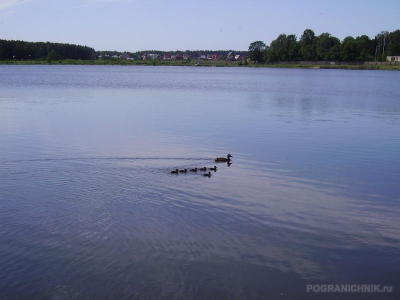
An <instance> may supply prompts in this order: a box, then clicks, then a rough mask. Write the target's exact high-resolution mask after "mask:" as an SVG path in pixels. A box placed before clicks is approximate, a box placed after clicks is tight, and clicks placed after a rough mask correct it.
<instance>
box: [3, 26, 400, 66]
mask: <svg viewBox="0 0 400 300" xmlns="http://www.w3.org/2000/svg"><path fill="white" fill-rule="evenodd" d="M0 64H3V65H4V64H13V65H21V64H23V65H29V64H35V65H37V64H46V65H49V64H57V65H127V66H131V65H133V66H134V65H145V66H204V67H257V68H258V67H270V68H315V69H357V70H400V30H396V31H393V32H388V31H382V32H381V33H379V34H377V35H376V36H375V37H374V38H372V39H371V38H369V37H368V36H366V35H362V36H358V37H356V38H354V37H351V36H349V37H346V38H345V39H344V40H343V41H340V40H339V39H338V38H336V37H334V36H332V35H330V34H329V33H322V34H320V35H316V34H315V33H314V31H313V30H311V29H306V30H305V31H304V32H303V34H302V35H301V37H300V38H299V39H297V37H296V35H294V34H289V35H286V34H281V35H279V36H278V37H277V38H276V39H275V40H273V41H272V42H271V44H270V45H269V46H267V45H266V44H265V43H264V42H262V41H255V42H253V43H251V44H250V46H249V48H248V51H234V50H226V51H225V50H217V51H215V50H199V51H190V50H186V51H179V50H178V51H157V50H147V51H138V52H118V51H96V50H95V49H93V48H90V47H87V46H80V45H71V44H62V43H50V42H46V43H44V42H25V41H9V40H0Z"/></svg>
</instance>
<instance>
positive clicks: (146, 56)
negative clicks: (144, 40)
mask: <svg viewBox="0 0 400 300" xmlns="http://www.w3.org/2000/svg"><path fill="white" fill-rule="evenodd" d="M159 56H160V55H159V54H154V53H151V54H144V55H143V56H142V58H143V60H155V59H157V58H158V57H159Z"/></svg>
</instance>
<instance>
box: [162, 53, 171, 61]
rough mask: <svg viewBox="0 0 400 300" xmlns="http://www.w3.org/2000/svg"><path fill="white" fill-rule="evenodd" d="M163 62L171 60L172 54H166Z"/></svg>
mask: <svg viewBox="0 0 400 300" xmlns="http://www.w3.org/2000/svg"><path fill="white" fill-rule="evenodd" d="M163 60H171V54H164V56H163Z"/></svg>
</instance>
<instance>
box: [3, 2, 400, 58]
mask: <svg viewBox="0 0 400 300" xmlns="http://www.w3.org/2000/svg"><path fill="white" fill-rule="evenodd" d="M399 5H400V2H399V1H398V0H384V1H371V0H363V1H360V0H354V1H351V0H336V1H331V0H326V1H323V0H303V1H295V0H274V1H269V0H265V1H261V0H248V1H235V0H231V1H217V0H214V1H209V0H205V1H189V0H185V1H180V0H169V1H168V0H152V1H143V0H141V1H138V0H0V39H12V40H26V41H51V42H65V43H72V44H81V45H87V46H90V47H93V48H95V49H96V50H119V51H137V50H151V49H157V50H178V49H179V50H187V49H189V50H199V49H213V50H220V49H221V50H227V49H234V50H247V48H248V46H249V44H250V43H251V42H253V41H256V40H262V41H264V42H265V43H266V44H269V43H270V42H271V41H272V40H274V39H275V38H276V37H277V36H278V35H279V34H281V33H286V34H291V33H294V34H296V35H297V37H300V35H301V34H302V32H303V31H304V30H305V29H307V28H310V29H312V30H314V31H315V33H316V34H317V35H319V34H321V33H322V32H329V33H331V34H332V35H334V36H336V37H338V38H340V39H341V40H342V39H343V38H345V37H346V36H349V35H351V36H354V37H356V36H359V35H362V34H366V35H368V36H370V37H374V36H375V35H376V34H377V33H379V32H381V31H382V30H387V31H393V30H396V29H400V22H399V20H400V18H399V13H398V12H399Z"/></svg>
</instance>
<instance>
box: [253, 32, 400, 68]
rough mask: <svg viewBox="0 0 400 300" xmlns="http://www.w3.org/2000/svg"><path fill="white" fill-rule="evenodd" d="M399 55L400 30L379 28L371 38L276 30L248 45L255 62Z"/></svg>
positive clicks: (376, 59)
mask: <svg viewBox="0 0 400 300" xmlns="http://www.w3.org/2000/svg"><path fill="white" fill-rule="evenodd" d="M398 55H400V30H396V31H393V32H388V31H382V32H381V33H379V34H377V35H376V36H375V37H374V38H373V39H371V38H369V37H368V36H366V35H361V36H358V37H356V38H354V37H351V36H348V37H346V38H345V39H344V40H343V41H340V40H339V39H338V38H337V37H334V36H332V35H331V34H330V33H327V32H326V33H322V34H320V35H318V36H317V35H315V33H314V31H313V30H311V29H306V30H304V32H303V34H302V35H301V37H300V39H297V37H296V35H294V34H289V35H286V34H280V35H279V36H278V37H277V38H276V39H275V40H273V41H272V42H271V44H270V45H269V46H267V45H266V44H265V43H264V42H263V41H255V42H253V43H251V44H250V46H249V58H250V59H251V60H253V61H258V62H281V61H385V60H386V57H387V56H398Z"/></svg>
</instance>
